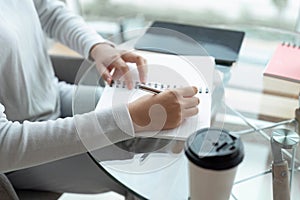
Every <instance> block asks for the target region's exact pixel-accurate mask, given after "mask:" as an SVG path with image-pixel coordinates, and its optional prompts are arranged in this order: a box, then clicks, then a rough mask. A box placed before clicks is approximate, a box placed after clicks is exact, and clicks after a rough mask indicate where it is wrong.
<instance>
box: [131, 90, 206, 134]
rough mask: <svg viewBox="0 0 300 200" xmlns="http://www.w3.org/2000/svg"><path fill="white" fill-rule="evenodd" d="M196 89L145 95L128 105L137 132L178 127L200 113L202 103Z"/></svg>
mask: <svg viewBox="0 0 300 200" xmlns="http://www.w3.org/2000/svg"><path fill="white" fill-rule="evenodd" d="M197 92H198V91H197V89H196V87H184V88H178V89H172V90H166V91H164V92H162V93H159V94H156V95H145V96H143V97H141V98H139V99H137V100H136V101H134V102H132V103H130V104H129V105H128V109H129V113H130V116H131V119H132V121H133V126H134V129H135V131H136V132H139V131H149V130H150V131H157V130H164V129H172V128H176V127H178V126H179V125H180V124H181V122H182V121H183V120H184V119H185V118H187V117H191V116H193V115H196V114H197V113H198V107H197V105H198V104H199V103H200V100H199V98H197V97H195V94H197Z"/></svg>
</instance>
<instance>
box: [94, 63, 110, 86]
mask: <svg viewBox="0 0 300 200" xmlns="http://www.w3.org/2000/svg"><path fill="white" fill-rule="evenodd" d="M97 69H98V70H99V73H100V75H101V77H102V78H103V79H104V80H105V81H106V82H107V83H108V84H109V85H110V84H111V82H112V80H113V78H112V76H111V74H110V73H109V71H108V69H107V68H106V67H105V66H104V65H101V66H100V67H98V68H97Z"/></svg>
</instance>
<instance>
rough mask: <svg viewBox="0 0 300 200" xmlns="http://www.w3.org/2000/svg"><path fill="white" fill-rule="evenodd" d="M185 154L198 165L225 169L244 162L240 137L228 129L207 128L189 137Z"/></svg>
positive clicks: (213, 168)
mask: <svg viewBox="0 0 300 200" xmlns="http://www.w3.org/2000/svg"><path fill="white" fill-rule="evenodd" d="M185 154H186V156H187V157H188V159H189V160H190V161H191V162H193V163H194V164H195V165H197V166H200V167H203V168H206V169H212V170H225V169H230V168H232V167H235V166H237V165H238V164H240V163H241V162H242V160H243V158H244V147H243V144H242V141H241V139H240V138H239V137H237V136H234V135H232V134H230V133H229V132H228V131H226V130H221V129H213V128H205V129H200V130H198V131H196V132H195V133H193V134H192V135H191V136H190V137H189V138H188V139H187V141H186V145H185Z"/></svg>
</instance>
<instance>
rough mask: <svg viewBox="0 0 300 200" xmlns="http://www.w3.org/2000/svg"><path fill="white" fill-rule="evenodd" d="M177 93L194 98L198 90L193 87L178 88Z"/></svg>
mask: <svg viewBox="0 0 300 200" xmlns="http://www.w3.org/2000/svg"><path fill="white" fill-rule="evenodd" d="M175 91H176V92H177V93H178V94H179V95H181V96H183V97H192V96H194V95H196V94H197V92H198V89H197V88H196V87H195V86H192V87H183V88H178V89H176V90H175Z"/></svg>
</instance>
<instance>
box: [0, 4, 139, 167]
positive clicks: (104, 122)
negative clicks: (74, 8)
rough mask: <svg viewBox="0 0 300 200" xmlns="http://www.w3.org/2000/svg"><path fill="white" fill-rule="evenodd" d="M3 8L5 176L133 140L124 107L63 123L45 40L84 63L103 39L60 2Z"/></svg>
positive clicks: (0, 109)
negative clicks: (64, 47)
mask: <svg viewBox="0 0 300 200" xmlns="http://www.w3.org/2000/svg"><path fill="white" fill-rule="evenodd" d="M0 8H1V12H0V172H7V171H11V170H16V169H21V168H25V167H30V166H34V165H37V164H42V163H45V162H49V161H54V160H57V159H61V158H64V157H67V156H71V155H75V154H79V153H82V152H84V151H86V146H88V148H99V147H102V146H105V145H108V144H110V143H111V142H117V141H121V140H124V139H126V138H129V137H132V136H133V127H132V122H131V119H130V115H129V112H128V109H127V107H126V106H125V105H122V106H119V107H118V108H114V110H102V111H100V112H98V111H97V112H95V111H94V112H90V113H87V114H84V115H77V116H75V117H73V118H64V119H59V118H58V117H59V116H60V106H61V105H60V95H59V93H60V92H61V91H60V90H61V89H62V88H61V87H59V85H60V84H59V83H58V80H57V78H56V77H55V76H54V72H53V69H52V66H51V62H50V59H49V56H48V54H47V48H46V41H45V36H44V34H45V33H46V34H47V35H48V36H49V37H51V38H55V39H57V40H59V41H60V42H62V43H63V44H65V45H67V46H69V47H70V48H72V49H74V50H76V51H77V52H79V53H80V54H82V55H83V56H85V57H88V55H89V51H90V48H91V47H92V45H94V44H96V43H99V42H105V41H104V40H103V39H102V38H101V37H100V36H99V35H98V34H96V33H95V32H94V31H92V30H91V29H90V28H89V27H88V26H87V25H86V24H85V23H84V21H83V20H82V19H81V18H80V17H78V16H75V15H73V14H72V13H71V12H70V11H68V10H67V9H66V8H65V6H64V4H63V3H61V2H59V1H56V0H22V1H19V0H8V1H1V2H0ZM66 88H67V87H66ZM115 119H119V120H120V119H122V121H121V122H119V121H118V123H116V120H115ZM124 131H125V132H126V133H125V132H124ZM83 143H84V144H85V145H83Z"/></svg>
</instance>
